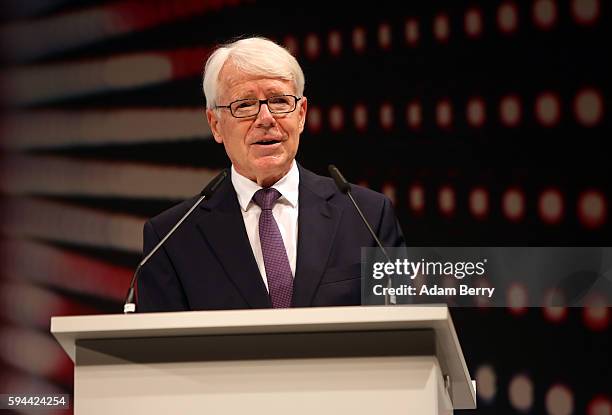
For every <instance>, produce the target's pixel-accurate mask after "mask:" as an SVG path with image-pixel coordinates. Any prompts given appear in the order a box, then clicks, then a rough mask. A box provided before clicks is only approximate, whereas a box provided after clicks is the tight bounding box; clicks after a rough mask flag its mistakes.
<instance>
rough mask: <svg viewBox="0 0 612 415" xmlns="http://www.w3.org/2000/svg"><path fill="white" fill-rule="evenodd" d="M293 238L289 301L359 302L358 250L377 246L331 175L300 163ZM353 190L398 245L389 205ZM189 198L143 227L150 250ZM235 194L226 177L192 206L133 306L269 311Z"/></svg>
mask: <svg viewBox="0 0 612 415" xmlns="http://www.w3.org/2000/svg"><path fill="white" fill-rule="evenodd" d="M299 172H300V184H299V203H298V205H299V206H298V209H299V211H298V243H297V262H296V270H295V278H294V287H293V288H294V292H293V306H294V307H309V306H336V305H359V304H361V278H360V274H361V265H360V264H361V248H362V247H372V246H375V242H374V239H373V238H372V237H371V236H370V234H369V233H368V231H367V229H366V227H365V226H364V224H363V223H362V221H361V219H360V218H359V216H358V213H357V212H356V210H355V208H354V207H353V206H352V205H351V204H350V201H349V199H348V197H347V196H346V195H344V194H342V193H340V192H339V191H338V189H337V188H336V186H335V184H334V182H333V180H332V179H330V178H327V177H323V176H318V175H316V174H314V173H312V172H310V171H308V170H306V169H304V168H302V167H301V166H299ZM352 194H353V196H354V197H355V199H356V200H357V203H358V204H359V205H360V207H361V209H362V210H363V212H364V215H365V216H366V218H367V219H368V221H369V222H370V223H371V224H372V227H373V228H374V231H375V232H376V233H377V235H378V237H379V239H380V240H381V242H382V243H383V245H385V246H403V245H404V238H403V235H402V231H401V229H400V227H399V224H398V222H397V219H396V217H395V214H394V212H393V208H392V206H391V202H390V201H389V199H387V198H386V197H385V196H383V195H382V194H380V193H377V192H374V191H372V190H369V189H365V188H363V187H359V186H353V187H352ZM196 200H197V198H193V199H190V200H187V201H185V202H183V203H181V204H179V205H177V206H174V207H173V208H171V209H169V210H167V211H165V212H163V213H161V214H160V215H158V216H156V217H154V218H153V219H151V220H149V221H148V222H147V223H146V224H145V226H144V252H145V254H146V253H148V252H149V251H150V250H151V249H153V247H154V246H155V244H157V242H158V241H159V240H160V239H161V238H162V237H163V236H164V235H165V234H166V233H167V232H168V231H169V230H170V228H171V227H172V226H173V225H174V224H175V223H176V222H177V221H178V220H179V218H180V217H181V216H182V215H183V214H184V213H185V212H187V210H188V209H189V207H191V205H192V204H193V203H195V201H196ZM271 306H272V304H271V302H270V297H269V295H268V292H267V290H266V286H265V285H264V282H263V280H262V277H261V275H260V273H259V269H258V268H257V263H256V261H255V257H254V256H253V251H252V249H251V245H250V243H249V239H248V236H247V233H246V230H245V225H244V221H243V219H242V213H241V212H240V205H239V204H238V198H237V196H236V191H235V190H234V187H233V185H232V182H231V180H230V179H229V177H228V178H227V179H225V181H224V182H223V183H222V184H221V186H220V187H219V188H218V189H217V192H216V193H215V194H214V195H213V196H212V197H211V198H210V200H205V201H203V202H202V203H201V205H200V206H199V207H198V208H196V210H194V211H193V212H192V214H191V216H190V217H189V218H188V219H187V220H186V221H185V222H184V223H183V224H182V225H181V226H180V227H179V228H178V230H177V231H176V233H175V234H174V235H172V237H170V238H169V239H168V240H167V241H166V244H165V245H164V247H163V248H162V249H161V250H160V251H158V252H157V253H156V254H155V255H154V256H153V257H151V260H150V261H149V262H148V263H147V264H146V265H145V266H144V267H143V269H142V271H141V274H140V276H139V279H138V311H141V312H143V311H144V312H149V311H179V310H218V309H239V308H269V307H271Z"/></svg>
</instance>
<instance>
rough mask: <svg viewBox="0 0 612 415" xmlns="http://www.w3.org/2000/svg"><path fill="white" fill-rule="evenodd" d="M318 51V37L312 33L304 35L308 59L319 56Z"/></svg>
mask: <svg viewBox="0 0 612 415" xmlns="http://www.w3.org/2000/svg"><path fill="white" fill-rule="evenodd" d="M319 53H320V46H319V38H318V37H317V35H316V34H314V33H310V34H308V36H306V56H308V57H309V58H310V59H315V58H318V57H319Z"/></svg>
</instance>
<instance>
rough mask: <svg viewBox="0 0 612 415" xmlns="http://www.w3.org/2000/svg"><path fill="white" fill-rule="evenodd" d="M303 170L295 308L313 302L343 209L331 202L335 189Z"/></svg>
mask: <svg viewBox="0 0 612 415" xmlns="http://www.w3.org/2000/svg"><path fill="white" fill-rule="evenodd" d="M299 169H300V194H299V215H298V244H297V264H296V271H295V279H294V282H293V306H294V307H307V306H310V305H311V303H312V299H313V296H314V293H315V291H316V290H317V287H318V286H319V282H320V280H321V277H322V276H323V272H324V270H325V267H326V265H327V262H328V258H329V254H330V251H331V247H332V244H333V241H334V237H335V234H336V231H337V229H338V224H339V223H340V217H341V215H342V212H341V210H339V209H338V208H337V207H335V206H334V205H332V204H331V203H329V202H328V200H329V199H330V198H331V197H332V196H333V194H334V189H333V188H332V187H331V186H330V183H327V182H325V181H323V180H321V179H320V178H319V177H318V176H316V175H315V174H314V173H311V172H309V171H308V170H305V169H303V168H302V167H301V166H299Z"/></svg>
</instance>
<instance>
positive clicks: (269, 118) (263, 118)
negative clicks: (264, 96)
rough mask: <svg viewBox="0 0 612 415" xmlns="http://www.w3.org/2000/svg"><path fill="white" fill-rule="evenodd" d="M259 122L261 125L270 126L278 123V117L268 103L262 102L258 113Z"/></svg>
mask: <svg viewBox="0 0 612 415" xmlns="http://www.w3.org/2000/svg"><path fill="white" fill-rule="evenodd" d="M257 123H258V125H261V126H269V125H273V124H275V123H276V118H274V115H272V113H271V112H270V108H268V104H267V103H265V104H261V107H260V108H259V114H257Z"/></svg>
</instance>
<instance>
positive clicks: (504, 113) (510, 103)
mask: <svg viewBox="0 0 612 415" xmlns="http://www.w3.org/2000/svg"><path fill="white" fill-rule="evenodd" d="M522 112H523V111H522V109H521V101H520V99H519V97H518V96H516V95H507V96H505V97H503V98H502V99H501V101H500V104H499V115H500V119H501V122H502V124H504V125H505V126H506V127H516V126H517V125H518V124H519V123H520V122H521V117H522Z"/></svg>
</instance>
